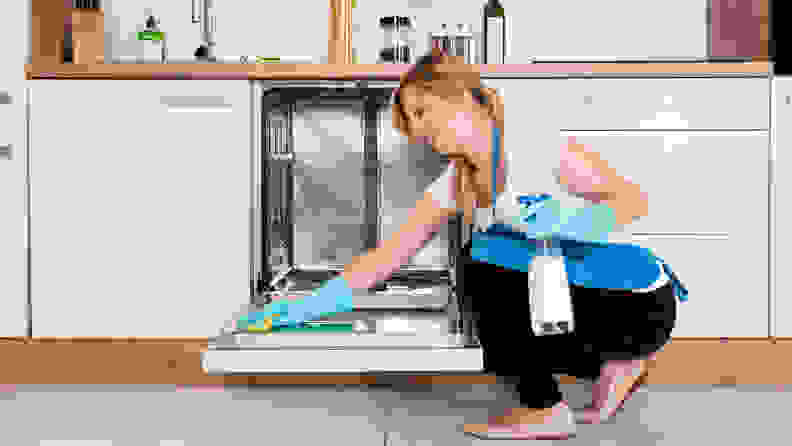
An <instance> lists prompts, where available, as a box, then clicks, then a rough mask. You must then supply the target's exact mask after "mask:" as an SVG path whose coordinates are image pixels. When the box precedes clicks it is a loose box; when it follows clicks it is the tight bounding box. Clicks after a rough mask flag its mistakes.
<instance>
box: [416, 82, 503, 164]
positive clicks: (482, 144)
mask: <svg viewBox="0 0 792 446" xmlns="http://www.w3.org/2000/svg"><path fill="white" fill-rule="evenodd" d="M401 101H402V107H403V110H404V113H405V115H406V116H407V120H408V127H409V129H410V132H411V135H410V139H411V141H412V142H415V143H424V144H431V145H432V148H433V150H435V151H436V152H439V153H443V154H445V155H447V156H448V157H449V158H451V159H457V160H464V161H466V162H467V163H469V164H472V165H474V166H478V164H479V161H478V160H479V158H480V157H479V156H476V155H477V153H478V152H481V151H484V152H488V151H489V144H488V142H489V138H490V136H489V135H490V133H489V131H488V130H487V129H485V128H483V127H484V126H485V125H486V122H484V121H485V120H483V119H482V117H481V113H480V112H478V110H476V108H475V107H476V105H475V104H474V103H473V97H472V96H471V95H470V94H469V93H467V94H465V95H460V96H459V97H458V99H454V98H452V99H444V98H441V97H439V96H437V95H434V94H432V93H431V92H427V91H424V90H421V89H418V88H417V87H413V86H408V87H406V88H405V89H404V90H403V91H402V93H401Z"/></svg>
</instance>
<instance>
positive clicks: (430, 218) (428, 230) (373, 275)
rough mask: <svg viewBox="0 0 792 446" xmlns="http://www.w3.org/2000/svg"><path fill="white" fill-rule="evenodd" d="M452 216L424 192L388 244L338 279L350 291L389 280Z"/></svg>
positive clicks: (449, 211)
mask: <svg viewBox="0 0 792 446" xmlns="http://www.w3.org/2000/svg"><path fill="white" fill-rule="evenodd" d="M455 213H456V209H447V208H444V207H441V206H440V204H439V201H438V200H436V199H434V198H433V197H432V193H431V192H430V191H426V192H425V193H424V196H423V198H422V199H420V200H418V202H417V203H416V206H415V208H414V209H413V210H412V211H411V212H410V216H409V218H408V220H407V222H406V223H405V224H403V225H402V226H401V227H400V228H399V230H398V231H397V232H396V233H395V234H394V235H393V236H392V237H391V238H390V239H389V240H387V241H385V242H384V243H380V244H379V246H377V248H376V249H373V250H371V251H369V252H367V253H365V254H363V255H361V256H360V257H358V258H356V259H355V260H354V261H353V262H352V263H350V264H349V265H347V266H346V267H345V268H344V272H343V273H341V276H342V277H343V278H344V279H345V280H346V282H347V283H348V284H349V287H350V288H353V289H369V288H371V287H372V286H374V285H375V284H376V283H378V282H381V281H383V280H385V279H387V278H388V277H390V275H391V274H392V273H393V272H394V271H396V270H397V269H398V268H399V267H401V265H403V264H405V263H406V262H407V261H408V260H409V259H410V258H411V257H412V256H414V255H415V253H416V252H418V250H420V249H421V248H422V247H423V246H424V244H425V243H426V241H427V240H429V239H431V237H432V234H434V233H435V232H437V231H438V230H439V229H441V228H442V227H443V225H445V224H447V223H448V219H449V218H450V217H452V216H453V215H454V214H455Z"/></svg>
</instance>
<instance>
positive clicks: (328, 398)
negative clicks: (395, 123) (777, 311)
mask: <svg viewBox="0 0 792 446" xmlns="http://www.w3.org/2000/svg"><path fill="white" fill-rule="evenodd" d="M562 389H563V390H564V392H565V394H566V396H567V399H568V400H569V402H570V405H572V406H573V407H579V406H582V405H583V404H585V403H586V399H587V397H588V384H582V383H580V384H576V385H563V386H562ZM513 401H514V396H513V395H512V394H511V393H510V392H509V388H508V387H503V386H488V385H476V386H457V385H442V386H416V385H406V384H405V385H396V386H395V387H392V388H369V389H368V390H366V391H363V390H360V389H359V388H350V387H346V388H343V387H338V388H333V387H316V388H311V387H303V388H295V387H283V388H273V387H262V388H255V389H249V388H226V389H217V388H215V389H212V388H208V389H207V388H203V389H180V390H177V389H174V387H173V386H16V387H13V386H2V387H0V417H2V418H0V419H2V426H3V427H2V433H1V434H0V437H2V440H1V441H0V442H2V443H3V444H9V445H11V444H13V445H15V446H16V445H19V446H27V445H46V446H65V445H86V446H95V445H112V446H127V445H130V446H131V445H161V446H176V445H188V446H192V445H196V446H203V445H222V446H225V445H233V444H240V445H242V444H244V445H271V444H288V445H317V444H344V445H355V446H356V445H367V446H369V445H371V446H375V445H376V446H379V445H384V444H386V441H387V445H388V446H407V445H410V446H412V445H415V446H419V445H438V446H440V445H442V446H446V445H449V446H451V445H454V446H457V445H466V444H472V445H485V444H488V443H491V441H482V440H477V439H475V438H472V437H466V436H464V435H463V434H462V433H461V432H460V426H461V425H462V424H464V423H477V422H483V421H485V420H486V419H487V416H488V415H489V414H494V413H497V412H498V411H500V410H502V409H504V408H506V407H509V406H510V403H513ZM790 403H792V393H790V392H783V391H779V390H777V389H776V388H775V387H773V386H764V387H763V386H755V387H747V386H744V387H737V388H734V387H732V388H712V387H706V386H698V387H695V386H663V385H652V386H649V387H646V388H644V389H642V390H641V391H640V392H639V393H637V394H636V395H635V396H633V398H632V399H631V400H630V402H628V404H627V405H626V407H625V411H624V412H622V413H621V414H619V415H618V416H617V418H616V419H614V420H613V422H611V423H609V424H606V425H600V426H578V428H577V437H576V438H574V439H571V440H566V441H543V442H538V443H540V444H564V445H570V446H572V445H622V444H623V445H630V446H635V445H689V444H751V443H752V442H757V441H759V442H761V444H762V445H763V446H765V445H768V446H769V445H782V444H784V445H785V444H789V439H788V437H787V436H786V430H785V428H786V426H787V420H788V410H787V408H788V407H789V405H790ZM525 443H537V442H529V441H513V442H512V444H525ZM499 444H500V443H499Z"/></svg>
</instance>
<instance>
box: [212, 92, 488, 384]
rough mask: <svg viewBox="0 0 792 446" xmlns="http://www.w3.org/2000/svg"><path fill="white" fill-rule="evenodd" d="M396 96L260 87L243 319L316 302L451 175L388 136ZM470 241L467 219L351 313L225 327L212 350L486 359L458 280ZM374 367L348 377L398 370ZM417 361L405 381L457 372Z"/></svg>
mask: <svg viewBox="0 0 792 446" xmlns="http://www.w3.org/2000/svg"><path fill="white" fill-rule="evenodd" d="M396 87H398V83H396V82H377V83H373V82H364V81H357V82H356V81H324V82H316V81H313V82H303V83H299V82H291V81H289V82H278V81H257V82H255V83H254V88H253V94H254V96H253V98H254V99H253V104H254V116H255V118H254V121H255V122H254V138H253V140H254V151H253V152H254V153H253V157H254V163H253V164H254V166H255V167H254V172H253V173H252V175H253V177H254V181H253V183H254V184H253V187H254V193H253V195H252V196H253V200H254V203H251V208H252V209H253V214H254V215H253V217H252V219H251V221H252V226H253V227H252V231H251V237H252V247H251V272H250V273H251V274H250V276H251V302H250V305H249V306H248V307H246V308H244V309H243V310H242V311H249V310H252V309H256V308H261V307H262V306H263V305H266V304H267V303H269V302H272V301H277V300H278V299H282V298H285V297H284V296H299V295H307V294H310V293H311V292H312V291H313V290H315V289H317V288H318V287H319V286H320V285H321V284H322V283H323V282H325V281H327V280H328V279H330V278H332V277H334V276H335V275H336V274H339V273H340V272H341V271H342V269H343V267H344V265H346V264H347V263H349V262H351V261H352V260H354V259H355V258H356V257H357V256H359V255H361V254H363V253H365V252H366V251H368V250H370V249H373V248H375V247H376V246H377V245H378V243H381V242H382V241H384V240H387V239H388V238H390V237H391V235H392V234H393V233H394V232H396V231H397V230H398V229H399V227H400V226H401V225H402V224H404V223H405V222H406V220H407V217H408V215H409V213H410V211H411V210H412V208H413V207H414V205H415V202H416V201H417V200H418V199H419V198H420V197H421V196H422V194H423V191H424V190H425V189H426V187H427V186H428V185H429V184H430V183H431V182H432V181H433V180H434V179H435V178H437V177H438V176H439V175H440V173H441V172H442V171H443V169H444V168H445V167H446V166H447V165H448V162H449V160H448V159H447V158H445V157H444V156H443V155H441V154H437V153H436V152H433V151H432V150H431V147H430V146H427V145H417V144H409V143H408V142H407V138H406V137H404V136H403V135H401V134H400V133H399V132H398V131H397V130H395V129H393V126H392V124H391V107H392V95H393V91H394V89H395V88H396ZM471 229H472V227H471V226H469V225H465V224H463V223H462V219H461V218H459V217H456V218H454V219H452V220H451V222H450V224H448V225H447V228H446V229H444V230H441V231H440V232H439V233H438V234H436V235H435V236H434V238H433V239H432V240H431V241H430V242H428V243H427V244H426V245H425V246H424V247H423V249H422V250H421V251H419V252H418V253H417V254H416V255H415V256H414V257H413V258H412V259H410V262H409V264H406V265H402V267H401V268H400V269H398V270H397V271H396V272H394V273H393V274H392V275H391V276H390V278H388V279H387V280H385V281H383V282H381V283H379V284H377V285H376V286H375V287H374V288H372V289H369V290H361V291H360V292H359V293H357V294H356V295H355V296H354V299H353V304H354V307H355V310H354V311H351V312H345V313H338V314H335V315H332V316H328V317H325V318H321V319H319V320H316V321H310V322H309V323H307V324H305V326H304V327H302V328H301V329H298V330H283V331H275V332H272V333H267V334H261V333H246V332H241V331H238V330H235V328H234V326H233V325H228V326H227V327H226V329H225V330H224V331H223V334H222V335H221V336H220V337H219V338H218V339H217V340H216V342H215V343H214V344H213V345H212V346H211V348H212V349H214V350H215V351H219V350H224V351H226V352H228V351H235V350H236V351H240V350H259V351H263V350H280V351H282V352H283V351H291V352H292V353H294V352H297V351H301V350H305V349H314V350H315V351H319V350H324V351H332V350H336V351H338V350H346V351H351V350H355V349H363V350H372V349H374V350H377V349H380V350H383V349H384V350H389V351H390V353H391V354H392V353H393V352H394V349H395V350H398V349H402V350H405V349H406V350H412V351H413V353H415V352H416V351H418V350H424V351H426V352H435V353H437V352H439V351H441V350H446V351H450V350H454V349H462V350H464V349H467V350H468V351H470V349H477V350H480V349H479V348H478V347H479V344H478V340H477V335H476V329H475V321H474V318H473V317H471V316H472V315H471V312H470V306H469V303H468V302H465V301H464V298H463V297H460V296H463V293H461V292H460V290H459V289H458V286H457V285H458V284H457V281H456V279H455V278H456V277H457V274H458V271H457V268H458V262H457V258H458V256H459V253H460V250H461V247H462V246H463V244H464V243H465V242H466V241H467V240H469V238H470V231H471ZM235 316H239V315H235ZM309 328H310V329H309ZM315 354H316V352H314V354H313V355H314V356H312V357H315ZM479 355H480V352H479ZM434 356H435V357H437V358H439V357H440V356H439V355H437V354H435V355H434ZM456 357H461V356H460V355H457V356H456ZM393 358H396V357H395V356H394V357H393ZM333 359H340V357H339V356H336V357H333ZM438 360H440V359H438ZM345 361H346V363H347V364H351V363H352V362H354V361H352V360H348V359H345ZM368 361H369V362H368V363H365V362H361V364H362V365H360V367H358V369H360V370H358V369H355V367H354V366H350V367H351V369H350V370H349V371H362V370H364V369H365V370H386V369H388V367H391V368H393V369H401V368H403V367H402V365H395V364H394V365H392V366H390V365H383V366H382V367H380V368H377V367H370V366H368V365H366V364H370V363H371V361H373V359H372V357H371V356H370V357H369V359H368ZM422 361H423V362H422V363H421V364H425V365H426V366H425V367H424V366H422V365H421V364H414V365H413V366H404V367H407V369H404V370H405V371H406V370H423V369H427V367H428V369H427V370H429V369H431V370H435V369H438V367H439V368H440V369H442V368H443V367H442V365H443V364H450V363H453V362H454V361H453V360H448V359H446V360H444V361H445V362H442V361H443V360H440V361H441V362H442V364H440V365H439V366H438V365H428V364H429V363H431V362H433V361H434V360H428V359H424V360H422ZM334 362H335V361H334ZM386 362H387V361H386ZM268 364H272V362H269V363H268ZM388 364H390V363H388ZM471 364H473V365H472V366H470V367H469V368H470V369H472V370H479V369H480V361H478V362H475V361H474V362H473V363H471ZM264 368H265V369H266V368H267V367H264ZM462 368H465V367H462ZM267 370H271V369H267ZM345 370H346V369H345ZM247 371H248V372H256V371H260V372H265V371H266V370H264V369H261V370H247ZM279 371H286V370H285V369H279ZM289 371H293V370H291V369H290V370H289Z"/></svg>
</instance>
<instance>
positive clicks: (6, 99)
mask: <svg viewBox="0 0 792 446" xmlns="http://www.w3.org/2000/svg"><path fill="white" fill-rule="evenodd" d="M787 104H789V97H787ZM0 105H11V95H10V94H8V92H7V91H0Z"/></svg>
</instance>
